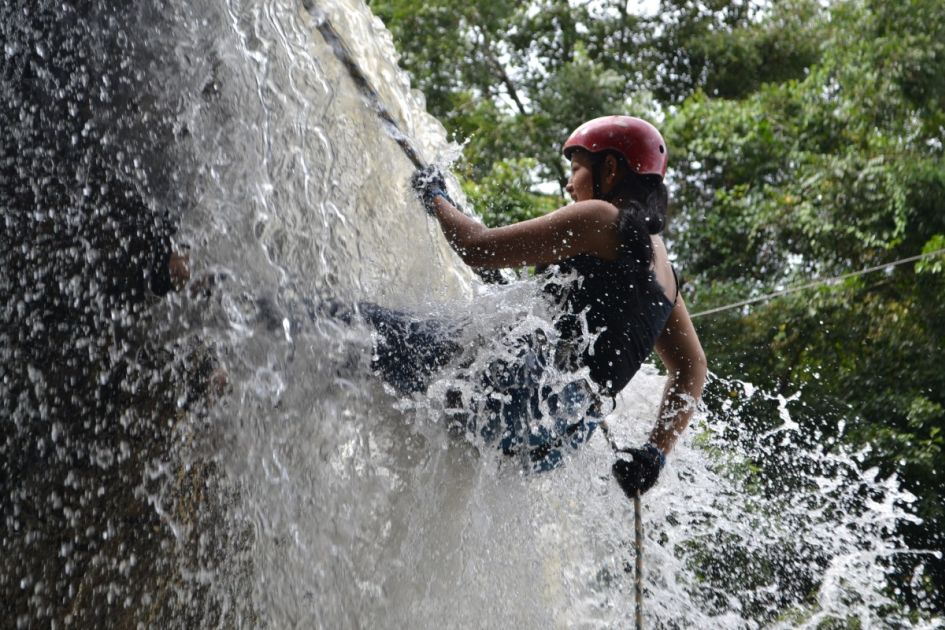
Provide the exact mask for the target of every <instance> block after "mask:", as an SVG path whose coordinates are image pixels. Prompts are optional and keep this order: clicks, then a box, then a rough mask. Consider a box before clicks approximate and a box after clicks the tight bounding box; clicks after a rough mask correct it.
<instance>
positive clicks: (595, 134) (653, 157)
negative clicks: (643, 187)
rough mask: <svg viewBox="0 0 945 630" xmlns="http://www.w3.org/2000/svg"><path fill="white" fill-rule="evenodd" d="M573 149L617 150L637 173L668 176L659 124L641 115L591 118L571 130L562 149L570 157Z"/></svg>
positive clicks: (565, 155)
mask: <svg viewBox="0 0 945 630" xmlns="http://www.w3.org/2000/svg"><path fill="white" fill-rule="evenodd" d="M574 149H584V150H585V151H590V152H591V153H597V152H599V151H608V150H610V151H616V152H617V153H619V154H620V155H622V156H623V158H624V159H625V160H626V161H627V165H628V166H629V167H630V168H631V169H632V170H633V171H634V172H635V173H637V174H638V175H659V176H660V177H663V176H665V175H666V162H667V160H668V158H669V155H668V154H667V152H666V142H664V141H663V136H661V135H660V132H659V131H658V130H657V129H656V127H654V126H653V125H651V124H650V123H648V122H646V121H645V120H643V119H642V118H635V117H633V116H602V117H600V118H595V119H594V120H589V121H587V122H586V123H584V124H583V125H581V126H580V127H578V128H577V129H575V130H574V131H573V132H572V133H571V136H570V137H569V138H568V140H567V142H565V143H564V148H563V149H562V150H561V152H562V153H564V157H566V158H569V159H570V157H571V152H572V151H573V150H574Z"/></svg>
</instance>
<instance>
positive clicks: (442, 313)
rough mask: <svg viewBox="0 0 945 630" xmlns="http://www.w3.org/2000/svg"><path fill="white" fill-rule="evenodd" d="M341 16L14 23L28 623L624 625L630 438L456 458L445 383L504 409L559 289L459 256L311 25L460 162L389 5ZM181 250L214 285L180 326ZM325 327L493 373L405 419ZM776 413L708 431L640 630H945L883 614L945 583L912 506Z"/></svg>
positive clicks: (467, 371)
mask: <svg viewBox="0 0 945 630" xmlns="http://www.w3.org/2000/svg"><path fill="white" fill-rule="evenodd" d="M27 8H28V9H29V10H28V11H26V10H24V9H27ZM315 8H317V11H316V12H315V13H316V14H317V15H318V16H319V17H318V18H316V17H313V13H311V12H309V11H308V10H306V9H305V8H304V7H303V6H302V5H301V4H300V3H298V2H289V1H288V0H277V1H272V2H255V3H254V2H236V1H232V2H225V1H224V0H201V1H198V2H190V3H180V4H178V5H170V6H165V5H163V4H161V3H153V4H152V3H148V2H146V3H138V4H137V5H136V6H135V7H134V8H127V9H107V8H102V7H99V6H97V5H92V4H91V3H89V4H88V6H86V3H79V5H78V6H75V7H73V6H71V5H63V4H61V3H48V4H44V3H39V4H38V5H37V3H23V5H22V6H18V5H16V4H15V3H14V4H10V5H8V6H7V7H6V8H5V9H3V13H2V14H0V18H2V19H0V24H2V29H3V33H4V42H5V43H4V55H5V56H4V62H3V63H4V65H3V68H4V73H3V84H2V89H3V94H2V96H3V99H2V100H3V102H4V103H5V105H3V110H2V115H3V119H2V122H3V123H4V128H5V129H8V130H10V131H9V133H7V132H5V137H4V143H3V158H4V163H3V169H4V170H3V178H2V184H3V186H4V188H3V194H4V200H5V204H6V207H5V208H4V213H5V215H6V217H5V218H6V221H5V227H4V228H3V230H4V231H3V232H2V235H3V244H4V248H3V249H4V259H3V263H4V265H3V268H4V272H3V273H4V275H3V276H2V285H0V286H2V287H3V289H4V293H5V298H7V299H5V300H4V302H5V304H6V308H5V310H4V315H3V318H4V319H3V324H4V326H3V332H2V337H0V338H2V341H3V344H2V352H3V357H2V359H3V368H2V370H3V371H2V375H3V379H2V386H0V393H2V394H3V396H2V398H3V400H4V407H3V409H4V423H5V430H4V432H5V434H6V435H7V436H8V437H7V440H6V441H5V443H4V444H3V446H2V448H3V459H4V461H5V462H6V463H5V465H4V477H3V486H2V489H3V499H2V500H3V507H4V515H5V530H4V536H3V559H2V560H0V584H2V587H3V591H4V601H5V602H8V606H9V609H10V612H11V615H10V616H9V617H8V618H9V619H10V620H11V625H12V624H15V625H17V626H22V627H27V626H30V625H40V624H43V625H45V624H46V623H48V622H50V621H56V622H57V623H65V624H68V623H73V624H76V625H79V626H96V625H114V626H130V625H137V624H145V625H153V624H157V623H161V622H171V623H173V624H175V625H186V626H194V627H202V626H208V625H224V626H232V625H246V626H253V627H255V626H271V627H278V628H282V627H313V626H314V627H330V628H349V627H350V628H357V627H371V628H375V627H376V628H402V627H415V628H427V627H430V628H432V627H448V628H453V627H455V628H468V627H520V628H538V627H548V626H550V627H562V628H570V627H602V628H610V627H626V626H629V625H630V620H631V619H632V612H633V601H632V583H631V582H632V574H631V573H630V572H629V571H630V567H632V561H633V550H632V548H631V544H630V543H631V541H632V527H633V523H632V513H631V509H630V507H631V506H630V505H629V504H628V502H627V500H626V498H625V497H624V496H623V494H622V493H621V492H620V490H619V488H618V487H617V486H616V484H615V482H614V481H613V480H612V479H611V477H610V465H611V463H612V457H613V456H612V454H611V451H610V448H609V446H608V445H607V443H606V441H605V440H604V439H603V437H602V436H601V435H599V434H595V435H594V436H593V438H592V439H591V440H590V441H589V443H587V444H586V445H584V447H583V448H581V449H580V450H578V451H576V452H574V453H572V454H569V455H568V457H567V461H566V465H565V466H564V467H562V468H560V469H557V470H555V471H552V472H550V473H547V474H523V473H522V469H521V467H520V466H519V462H518V461H517V460H511V459H505V458H503V457H502V456H501V455H500V454H499V453H498V452H497V451H495V450H493V449H492V448H489V447H485V446H484V445H482V444H481V443H477V442H475V441H472V442H470V441H468V440H466V439H463V438H462V437H455V436H451V434H450V432H449V431H448V430H447V429H446V427H445V424H446V421H445V417H444V405H443V400H444V399H445V398H446V396H447V394H448V391H449V390H450V389H451V388H454V389H459V390H461V391H462V392H463V394H464V395H465V396H466V399H467V400H472V399H475V397H476V396H483V395H488V392H485V393H483V392H479V391H477V390H476V387H475V386H474V384H475V383H476V379H475V377H474V376H470V375H471V374H473V375H474V374H476V373H477V372H481V371H483V370H488V369H489V366H490V365H492V364H493V363H494V361H495V359H496V358H498V357H502V356H504V357H505V358H506V359H512V358H514V356H515V350H514V344H512V343H511V341H510V340H516V339H520V338H522V337H523V336H526V337H527V336H529V335H534V334H536V332H539V331H540V333H541V334H543V335H545V336H546V337H548V338H549V339H553V338H554V335H555V329H554V325H553V318H552V317H551V315H550V314H549V310H548V308H547V304H546V303H545V301H544V299H543V298H542V297H541V293H542V292H541V289H540V286H539V285H538V283H537V281H535V280H529V279H526V280H520V281H516V282H513V283H512V284H511V285H508V286H501V287H492V286H483V285H482V284H480V283H479V282H478V281H477V280H476V279H475V277H474V276H473V275H472V274H471V273H470V272H469V271H468V270H467V269H466V268H464V267H463V265H462V264H461V263H460V262H459V260H458V259H457V257H456V256H455V255H454V254H453V253H452V252H451V251H450V249H449V247H448V245H447V244H446V242H445V240H444V239H443V237H442V235H441V234H440V232H439V229H438V228H437V226H436V225H434V224H433V222H432V221H430V220H429V219H428V218H427V217H426V215H425V214H424V213H423V211H422V209H421V208H420V207H419V205H418V204H417V202H416V201H415V200H414V199H413V198H412V193H411V191H410V190H409V187H408V184H407V182H408V179H409V175H410V172H411V166H410V163H409V162H408V161H407V159H406V158H405V157H404V156H403V155H402V154H401V152H400V149H399V148H398V147H397V145H396V143H394V142H393V141H392V139H391V137H390V134H391V133H392V130H390V129H385V128H384V127H383V126H381V124H380V123H379V122H378V118H377V116H376V115H375V113H374V112H373V111H372V110H371V109H370V107H369V104H367V103H365V102H364V101H363V100H362V99H361V98H360V97H359V96H358V92H357V91H356V90H355V89H354V86H353V84H352V83H351V82H350V80H349V78H348V77H347V75H346V74H345V71H344V68H343V67H342V65H341V64H340V63H338V61H337V60H336V59H335V57H334V56H333V54H332V52H331V49H330V47H329V46H328V45H327V44H326V43H325V42H324V41H323V40H322V39H321V37H320V36H319V34H318V31H317V29H316V20H317V19H322V18H324V19H328V20H330V21H331V23H332V24H333V26H334V27H335V28H336V29H337V30H338V31H339V32H340V33H341V34H342V35H343V36H344V37H345V40H346V41H347V42H348V44H349V45H351V46H353V47H354V48H353V52H354V54H355V56H356V58H357V60H358V63H359V64H361V65H362V67H363V69H364V70H365V72H366V74H367V75H368V76H369V77H370V78H371V79H372V81H373V82H374V84H375V86H376V87H377V88H378V89H379V90H380V92H381V97H382V99H383V100H384V102H385V104H386V105H387V106H388V107H389V108H390V110H391V112H392V114H393V115H394V118H395V119H396V120H398V121H399V122H400V125H399V128H400V130H401V131H403V132H405V133H406V134H408V135H409V136H410V137H411V138H412V139H413V140H414V141H415V142H416V143H417V146H418V147H419V149H420V151H421V153H422V154H424V155H425V156H426V157H427V158H428V159H430V160H435V161H449V160H450V159H451V158H453V157H455V156H456V155H457V152H458V150H457V148H456V147H454V146H451V145H449V144H448V143H447V142H446V140H445V133H444V131H443V129H442V128H441V127H440V126H439V124H438V123H437V122H436V121H435V120H433V119H432V118H430V117H429V116H428V115H427V114H426V113H425V112H424V107H423V102H422V98H421V97H420V96H419V95H418V94H416V93H412V92H411V91H410V90H409V85H408V81H407V79H406V77H405V75H404V74H403V73H402V72H401V71H400V70H399V69H398V68H397V66H396V64H395V62H394V61H393V60H394V58H395V54H394V51H393V46H392V43H391V39H390V36H389V34H388V33H387V32H386V31H385V30H384V28H383V26H382V25H381V24H380V23H379V22H378V21H377V20H376V19H374V18H373V17H372V16H371V14H370V12H369V11H368V10H367V9H366V7H364V6H363V5H362V4H361V3H360V2H356V1H354V0H332V1H330V2H319V3H317V7H315ZM156 243H170V245H167V247H171V248H172V249H175V250H180V251H186V252H188V255H189V259H190V265H191V267H192V269H193V274H194V277H193V278H191V280H190V282H189V284H188V286H187V287H186V288H184V289H183V290H182V291H180V292H176V293H175V292H173V291H172V292H170V293H167V295H166V296H164V297H163V298H158V297H156V296H155V295H154V293H155V292H157V293H160V291H157V290H156V289H155V286H156V285H155V281H156V279H158V278H159V276H160V275H161V273H162V271H161V268H160V267H161V265H160V264H155V263H154V261H155V260H157V261H158V262H160V261H162V260H163V259H162V258H161V256H160V255H158V254H155V252H156V251H158V250H160V248H161V247H163V246H160V247H159V246H158V245H156ZM327 298H330V299H331V300H333V301H334V302H333V303H340V304H343V305H352V304H354V303H355V302H356V301H358V300H370V301H371V302H375V303H378V304H382V305H384V306H388V307H395V308H401V309H404V310H408V311H411V312H413V313H416V314H417V315H418V317H424V318H427V317H436V318H440V319H442V320H445V321H452V322H456V323H458V324H461V326H460V328H459V330H458V331H457V332H456V335H457V336H456V339H455V341H456V342H457V343H459V344H460V345H461V346H462V347H463V348H464V353H463V357H464V358H463V360H462V361H459V362H454V363H451V364H450V366H448V367H446V368H445V369H444V370H443V371H442V372H441V373H439V374H438V375H437V377H436V380H435V381H434V383H433V384H432V385H431V387H430V389H429V391H428V392H427V394H425V395H413V396H401V395H399V394H397V393H395V392H394V391H393V390H392V389H391V388H390V387H388V386H386V385H385V384H384V383H382V382H381V381H380V380H379V379H378V378H377V376H375V375H374V374H373V373H372V370H371V367H370V362H371V352H372V341H373V336H374V335H376V333H374V332H372V331H371V330H370V329H369V328H368V327H367V326H365V325H364V324H363V323H359V320H357V319H355V320H354V321H351V322H346V321H345V319H344V318H338V317H334V316H331V315H327V314H326V312H325V310H324V309H321V310H320V308H319V304H324V303H325V302H324V300H325V299H327ZM542 378H543V379H545V381H544V383H545V384H547V385H549V386H551V387H553V388H560V387H563V386H564V385H565V384H566V383H567V382H569V381H570V380H573V379H574V378H575V377H574V376H573V375H567V374H558V373H555V372H554V371H553V370H548V371H547V372H546V373H545V374H544V375H543V376H542ZM662 385H663V379H662V377H660V376H659V374H658V373H657V372H656V371H655V369H653V368H652V367H649V366H644V369H643V370H641V372H640V373H639V374H638V375H637V376H636V377H635V378H634V380H633V381H632V382H631V384H630V385H629V386H628V387H627V388H626V390H625V391H624V392H623V393H622V394H621V396H620V397H619V398H618V400H617V402H616V408H615V411H614V412H613V413H612V414H611V416H610V418H609V422H610V424H611V426H612V427H613V428H614V430H615V433H616V435H617V439H618V442H620V443H624V444H636V443H639V442H642V441H643V440H645V436H646V434H647V432H648V430H649V428H650V426H652V421H653V419H654V418H655V417H656V412H657V403H658V401H659V399H660V395H661V389H662ZM725 387H728V388H730V389H732V390H733V391H734V392H736V393H737V396H736V398H735V399H741V398H744V397H746V396H747V397H751V396H752V395H753V392H752V391H751V388H750V386H749V385H746V384H741V383H726V384H725ZM775 402H776V403H777V404H779V405H780V409H781V411H782V419H783V421H784V424H783V426H781V427H780V428H777V429H775V430H772V431H769V432H767V433H752V432H751V431H748V430H747V429H746V426H747V423H741V422H740V420H741V419H743V417H742V416H741V415H740V414H739V413H738V412H737V410H734V411H732V413H730V414H729V415H728V416H726V417H725V418H724V419H723V418H711V417H697V419H696V421H695V422H694V425H693V426H692V427H691V428H690V430H689V431H688V432H687V434H686V435H685V436H684V437H683V439H682V440H681V441H680V444H679V446H678V447H677V449H676V451H675V452H674V454H673V455H672V456H671V457H670V458H669V463H668V466H667V468H666V470H665V472H664V475H663V477H662V479H661V481H660V483H659V484H658V485H657V486H656V488H654V489H653V490H652V491H651V492H650V493H648V494H647V495H646V497H645V501H644V512H643V517H644V523H645V527H646V552H645V563H644V566H645V570H646V591H645V614H644V617H645V622H646V624H647V626H654V627H669V628H675V627H678V628H691V627H706V628H707V627H722V628H753V627H763V626H764V627H784V628H788V627H810V628H816V627H823V626H822V625H821V624H826V623H850V624H855V623H859V624H860V626H859V627H876V626H880V625H901V626H915V627H941V624H942V621H941V619H940V618H931V617H929V615H928V614H925V616H923V615H922V614H918V613H916V611H907V610H905V609H904V608H903V605H902V602H900V601H898V599H897V593H895V592H893V591H890V590H889V589H888V587H887V580H886V574H887V568H888V564H889V562H890V560H891V559H892V558H893V557H894V556H896V555H897V554H909V553H915V554H919V555H921V554H920V553H919V552H911V551H909V550H906V549H903V548H902V543H901V541H900V540H899V538H898V537H897V535H896V533H895V532H896V528H897V524H898V523H900V522H901V521H903V520H910V519H914V517H913V516H911V512H910V507H909V506H910V503H911V502H912V501H913V497H911V496H910V495H908V494H907V493H904V492H902V491H900V490H899V489H898V486H897V483H896V481H895V479H880V478H877V476H876V473H875V471H872V470H864V469H863V467H862V465H861V462H862V460H863V457H862V454H861V453H854V452H849V451H846V450H844V449H843V448H841V447H840V445H839V444H831V445H819V444H817V443H816V440H815V439H813V438H811V437H810V436H806V435H805V434H804V431H802V430H801V428H800V427H798V426H797V425H796V424H794V423H793V422H792V420H791V416H790V412H789V404H788V403H789V402H790V401H787V400H785V399H783V398H781V399H775ZM758 462H773V464H772V465H783V469H784V475H783V476H782V477H781V481H780V482H779V483H778V484H774V483H773V482H772V481H771V477H770V476H765V475H763V474H762V471H761V470H760V468H759V465H758ZM916 579H921V575H917V578H916ZM910 613H916V614H914V615H913V616H910ZM848 627H857V626H855V625H851V626H848Z"/></svg>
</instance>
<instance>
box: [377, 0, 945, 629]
mask: <svg viewBox="0 0 945 630" xmlns="http://www.w3.org/2000/svg"><path fill="white" fill-rule="evenodd" d="M371 4H372V6H373V7H374V9H375V11H376V12H377V13H378V14H379V15H380V16H381V17H382V18H383V19H384V20H385V21H386V22H387V24H388V26H389V27H390V28H391V30H392V32H393V33H394V36H395V40H396V41H397V42H398V45H399V47H400V49H401V51H402V54H403V63H404V64H405V66H406V67H407V68H408V70H410V71H411V74H412V76H413V78H414V80H415V84H416V85H417V86H418V87H419V88H420V89H422V90H423V91H424V93H425V94H426V95H427V99H428V103H429V105H430V109H431V111H432V112H434V113H435V114H437V115H438V116H439V117H440V118H441V119H442V120H443V121H444V123H445V124H446V125H447V128H448V129H450V130H451V131H452V132H453V133H455V134H456V135H457V137H458V138H459V139H460V140H463V141H466V142H467V145H466V150H465V163H464V165H463V174H464V175H465V176H466V177H467V180H466V183H465V185H464V188H465V190H466V193H467V196H468V197H469V199H470V200H471V201H472V202H473V203H474V204H475V205H476V207H477V208H478V209H480V211H481V212H482V213H483V214H484V216H485V217H486V219H487V221H488V222H489V223H490V224H503V223H508V222H511V221H517V220H520V219H524V218H527V217H531V216H536V215H537V214H540V213H542V212H545V211H547V210H550V209H552V208H554V207H555V206H556V205H557V200H555V199H553V198H550V197H546V196H541V195H534V194H531V193H529V192H528V191H529V190H530V189H531V188H532V185H533V184H534V183H536V182H539V181H557V182H558V183H559V184H560V185H562V186H563V184H564V181H565V180H564V177H565V171H564V163H563V161H562V159H561V157H560V155H559V147H560V145H561V142H562V141H563V140H564V139H565V138H566V136H567V134H568V132H569V131H570V130H571V129H573V128H574V127H575V126H577V125H578V124H579V123H580V122H582V121H584V120H586V119H589V118H592V117H594V116H597V115H601V114H604V113H612V112H616V111H623V112H626V113H633V114H637V115H645V116H647V117H649V118H651V119H654V120H658V121H662V122H661V129H662V130H663V132H664V135H665V136H666V139H667V143H668V146H669V149H670V172H669V183H670V187H671V195H672V212H673V218H672V221H671V223H670V229H669V231H668V238H669V240H670V241H671V247H672V249H673V252H674V254H675V255H676V256H677V257H678V261H679V266H680V267H681V269H682V271H683V276H684V278H685V280H686V282H687V286H686V287H685V293H686V298H687V301H688V303H689V306H690V310H691V311H692V312H696V313H698V312H699V311H702V310H706V309H709V308H712V307H716V306H720V305H725V304H731V303H734V302H738V301H740V300H743V299H745V298H749V297H753V296H759V295H765V294H767V293H770V292H773V291H775V290H778V289H782V288H784V287H789V286H794V285H798V284H804V283H808V282H810V281H811V280H813V279H816V278H825V279H829V278H833V277H836V276H840V275H843V274H846V273H849V272H851V271H857V270H860V269H864V268H866V267H870V266H874V265H881V264H884V263H886V262H889V261H894V260H898V259H902V258H906V257H910V256H914V255H915V254H917V253H919V252H924V253H925V254H933V253H934V252H936V251H938V250H941V249H942V248H943V247H945V151H943V136H945V73H943V72H942V68H943V67H945V11H942V6H941V1H940V0H911V1H910V2H888V1H885V0H838V1H837V2H834V3H832V4H830V5H829V6H827V7H823V6H822V5H821V3H819V2H817V1H814V0H781V1H778V2H770V3H757V2H752V1H750V0H706V1H704V2H692V1H691V0H663V1H662V2H661V4H660V11H659V13H658V14H657V15H655V16H652V17H646V16H637V15H633V14H631V13H629V12H628V11H627V3H626V2H622V1H616V0H604V1H602V2H595V3H575V6H571V3H569V2H567V1H566V0H536V1H535V2H531V3H527V4H526V3H510V2H488V3H487V2H484V1H483V0H472V1H471V2H466V3H458V2H453V1H452V0H435V1H434V2H420V1H419V0H389V1H386V2H378V1H374V2H372V3H371ZM696 323H697V326H698V328H699V333H700V338H701V339H702V341H703V344H704V346H705V348H706V353H707V355H708V356H709V358H710V366H711V368H712V369H713V370H714V371H715V372H716V373H717V374H719V375H720V376H722V377H725V378H728V377H737V378H743V379H745V380H746V381H750V382H752V383H753V384H754V385H755V386H757V387H758V388H760V389H762V390H766V391H769V392H774V393H784V394H787V393H792V392H795V391H797V390H799V389H800V390H803V395H802V397H801V400H802V404H799V405H797V406H796V407H794V408H792V410H791V411H792V417H794V418H795V420H797V421H798V422H799V423H800V424H801V425H802V426H807V427H813V429H812V430H816V431H817V432H818V433H819V434H822V435H824V436H835V437H838V438H841V439H844V440H847V441H850V442H853V443H854V444H856V445H869V446H870V448H871V458H872V461H871V462H870V464H875V465H879V466H880V467H881V468H882V469H883V471H884V472H886V473H891V472H897V473H898V474H899V475H900V476H901V478H902V479H903V480H904V482H905V484H906V485H907V487H908V488H909V489H910V490H911V491H912V492H913V493H914V494H916V495H917V496H918V497H919V507H918V511H919V514H920V516H922V517H923V518H925V519H926V522H925V523H924V524H920V525H910V524H906V525H904V526H903V527H904V531H905V532H906V533H907V534H908V535H909V537H910V541H911V543H912V544H913V545H915V546H916V547H922V548H939V549H940V548H942V547H943V541H942V540H941V539H940V537H939V534H938V532H941V531H945V508H943V506H942V501H941V497H942V496H943V495H945V436H943V432H945V429H943V428H942V427H943V426H945V370H943V369H942V367H941V362H942V351H943V349H945V256H943V255H941V254H938V255H934V256H929V257H928V258H926V259H923V260H921V261H917V262H913V263H908V264H903V265H900V266H896V267H894V268H888V269H886V270H885V271H876V272H872V273H869V274H866V275H862V276H858V277H853V278H848V279H846V280H844V281H842V282H829V283H825V284H823V285H822V286H820V287H819V288H815V289H808V290H804V291H801V292H797V293H792V294H790V295H788V296H786V297H781V298H777V299H774V300H771V301H769V302H765V303H763V304H760V305H755V306H752V307H744V308H741V309H736V310H731V311H726V312H723V313H719V314H715V315H712V316H707V317H705V318H701V319H697V320H696ZM727 398H728V400H727ZM706 399H707V403H708V404H709V406H710V409H711V410H712V411H713V412H716V413H722V410H723V408H724V407H725V406H726V405H729V406H730V405H731V398H730V397H727V395H726V394H725V393H724V392H715V391H713V390H712V389H711V388H710V390H709V391H708V392H707V394H706ZM751 405H754V406H756V407H757V408H752V414H753V417H755V418H756V422H757V427H755V429H757V430H759V431H763V430H765V428H766V427H770V426H773V423H777V421H778V418H777V409H775V408H772V407H771V405H766V404H763V403H761V402H757V401H754V402H752V403H751ZM841 420H843V421H845V422H846V429H845V430H844V431H841V430H840V429H839V427H838V423H839V422H840V421H841ZM929 579H930V580H932V582H933V583H935V584H937V585H938V586H937V587H934V588H937V589H938V590H937V597H938V599H937V600H935V601H936V602H937V603H938V604H939V605H945V563H939V565H938V568H937V569H933V570H932V571H931V573H930V574H929ZM906 581H908V580H907V579H906ZM917 588H925V587H917ZM928 588H930V589H932V590H934V588H933V587H928ZM906 590H907V591H908V589H906ZM838 623H840V625H841V626H843V624H844V623H845V622H841V621H838Z"/></svg>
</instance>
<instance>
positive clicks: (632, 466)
mask: <svg viewBox="0 0 945 630" xmlns="http://www.w3.org/2000/svg"><path fill="white" fill-rule="evenodd" d="M619 452H620V453H626V454H628V455H630V459H624V458H622V457H620V458H618V459H617V461H615V462H614V465H613V467H612V468H611V471H613V473H614V477H616V479H617V483H619V484H620V487H621V488H623V491H624V493H625V494H626V495H627V497H629V498H631V499H632V498H634V497H635V496H637V494H643V493H644V492H646V491H647V490H649V489H650V488H652V487H653V484H655V483H656V480H657V478H658V477H659V476H660V471H661V470H662V469H663V465H664V464H665V463H666V458H665V457H664V456H663V454H662V453H661V452H660V450H659V449H658V448H656V445H654V444H646V445H645V446H643V448H627V449H621V450H620V451H619Z"/></svg>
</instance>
